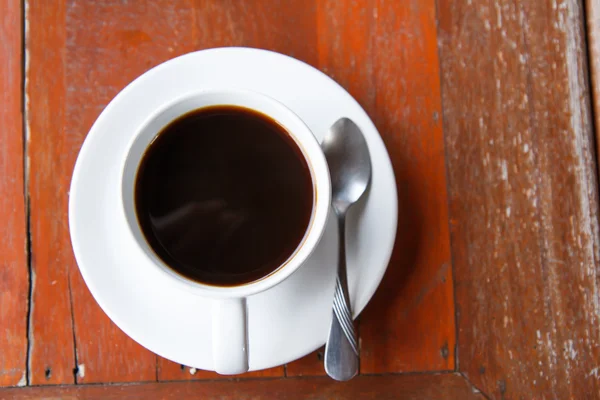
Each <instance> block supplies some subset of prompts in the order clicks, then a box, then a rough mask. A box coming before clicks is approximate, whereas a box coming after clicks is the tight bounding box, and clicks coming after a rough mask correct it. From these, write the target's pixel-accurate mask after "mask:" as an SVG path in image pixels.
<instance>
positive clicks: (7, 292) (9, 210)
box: [0, 0, 29, 386]
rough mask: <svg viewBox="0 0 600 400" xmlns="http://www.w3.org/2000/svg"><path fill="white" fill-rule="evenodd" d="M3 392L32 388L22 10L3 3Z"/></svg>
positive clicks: (0, 288)
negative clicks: (28, 385) (28, 384)
mask: <svg viewBox="0 0 600 400" xmlns="http://www.w3.org/2000/svg"><path fill="white" fill-rule="evenodd" d="M0 10H1V11H0V386H14V385H24V384H25V383H26V382H27V376H26V375H27V374H26V364H27V302H28V292H29V272H28V266H27V233H26V215H25V189H24V183H23V179H24V171H23V168H24V163H23V129H22V128H23V118H22V104H23V91H22V84H23V80H22V64H21V60H22V54H21V53H22V51H21V49H22V32H23V25H22V22H23V21H22V19H21V8H20V6H19V4H18V3H17V2H14V1H11V0H1V1H0Z"/></svg>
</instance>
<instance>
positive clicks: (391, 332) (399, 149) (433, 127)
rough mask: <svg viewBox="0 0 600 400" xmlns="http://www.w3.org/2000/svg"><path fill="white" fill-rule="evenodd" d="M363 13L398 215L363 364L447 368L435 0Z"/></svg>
mask: <svg viewBox="0 0 600 400" xmlns="http://www.w3.org/2000/svg"><path fill="white" fill-rule="evenodd" d="M359 4H362V3H359ZM366 13H367V15H368V16H370V18H373V22H372V29H371V32H370V37H371V40H372V43H371V44H370V46H371V54H370V56H368V58H364V59H363V60H361V62H360V63H359V65H362V64H364V65H365V66H366V67H367V68H369V67H370V68H372V77H371V79H370V80H364V79H361V80H358V81H359V82H361V84H362V85H368V86H367V87H368V88H369V90H370V91H371V92H372V93H374V100H373V103H372V104H373V105H372V106H368V103H367V111H368V112H369V113H370V115H371V116H372V118H373V119H374V121H375V124H376V125H377V127H378V129H379V131H380V133H381V135H382V137H383V140H384V142H385V144H386V146H387V149H388V152H389V153H390V156H391V159H392V163H393V165H394V171H395V174H396V182H397V186H398V200H399V202H398V208H399V217H398V233H397V237H396V247H395V249H394V253H393V255H392V260H391V263H390V265H389V267H388V272H387V273H386V276H385V277H384V280H383V282H382V285H381V286H380V288H379V289H378V291H377V293H376V294H375V297H374V299H373V300H372V301H371V303H370V304H369V305H368V306H367V309H366V310H365V312H364V314H363V315H362V316H361V318H360V321H361V327H360V333H361V340H362V344H361V372H364V373H379V372H386V371H396V372H401V371H425V370H450V369H454V366H455V364H454V347H455V324H454V322H455V319H454V299H453V284H452V269H451V258H450V239H449V230H448V204H447V203H448V202H447V193H446V172H445V166H444V165H445V162H444V138H443V132H442V123H441V118H440V116H441V96H440V81H439V62H438V52H437V41H436V27H435V25H436V22H435V3H434V1H433V0H431V1H423V0H411V1H401V2H397V1H377V2H373V6H372V8H370V9H367V11H366ZM332 43H335V42H334V41H332ZM354 50H355V49H348V50H347V51H348V52H349V53H352V52H354ZM365 57H366V56H365ZM334 58H335V57H334ZM338 69H339V70H341V71H344V70H346V68H345V66H344V65H341V64H340V65H338ZM343 81H344V80H343V79H342V82H343ZM371 95H373V94H371ZM358 98H359V101H361V100H363V99H362V97H361V96H358Z"/></svg>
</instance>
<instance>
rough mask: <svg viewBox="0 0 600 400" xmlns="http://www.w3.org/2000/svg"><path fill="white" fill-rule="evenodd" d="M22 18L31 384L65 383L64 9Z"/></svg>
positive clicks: (41, 7)
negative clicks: (28, 214)
mask: <svg viewBox="0 0 600 400" xmlns="http://www.w3.org/2000/svg"><path fill="white" fill-rule="evenodd" d="M25 17H26V24H27V28H28V30H27V37H26V44H27V66H28V69H27V71H26V79H27V86H26V96H27V109H26V113H27V128H28V136H29V142H28V146H27V148H28V159H29V173H28V180H29V183H28V190H29V196H30V221H31V222H30V229H31V269H32V285H33V289H32V290H33V293H32V298H31V319H30V321H31V324H30V329H31V331H30V338H31V341H30V344H29V345H30V360H29V361H30V371H29V373H30V383H31V384H34V385H39V384H66V383H73V382H74V377H73V368H74V367H75V352H74V344H73V325H72V320H71V302H70V299H69V270H70V269H72V268H76V266H75V263H74V261H73V256H72V254H71V244H70V241H69V233H68V226H67V218H66V214H67V191H68V187H69V177H70V173H71V169H72V165H71V163H70V162H69V160H70V158H71V157H73V153H74V149H73V147H72V144H71V141H72V139H71V138H72V136H69V135H66V134H65V129H64V128H65V124H64V122H65V107H64V99H65V70H64V57H65V42H66V34H65V4H63V2H60V1H57V2H52V3H49V2H29V4H28V7H26V15H25ZM67 157H69V160H68V159H67Z"/></svg>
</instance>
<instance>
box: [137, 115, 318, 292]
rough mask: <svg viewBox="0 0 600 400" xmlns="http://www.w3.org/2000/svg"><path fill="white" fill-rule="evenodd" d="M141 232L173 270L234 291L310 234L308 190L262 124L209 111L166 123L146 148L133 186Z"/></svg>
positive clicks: (272, 126)
mask: <svg viewBox="0 0 600 400" xmlns="http://www.w3.org/2000/svg"><path fill="white" fill-rule="evenodd" d="M135 205H136V211H137V217H138V221H139V224H140V226H141V229H142V232H143V233H144V236H145V237H146V240H147V241H148V243H149V245H150V246H151V247H152V249H153V250H154V252H155V253H156V254H157V255H158V256H159V257H160V258H161V259H162V260H163V261H164V262H165V264H167V265H168V266H169V267H170V268H172V269H173V270H174V271H176V272H178V273H179V274H181V275H183V276H185V277H188V278H190V279H193V280H195V281H198V282H201V283H206V284H210V285H218V286H233V285H240V284H244V283H249V282H253V281H256V280H258V279H260V278H262V277H264V276H266V275H269V274H270V273H271V272H273V271H275V270H276V269H277V268H278V267H279V266H280V265H281V264H282V263H284V262H285V261H286V260H287V259H288V258H289V257H290V256H291V255H292V254H293V253H294V251H295V250H296V249H297V247H298V245H299V244H300V242H301V241H302V239H303V237H304V234H305V232H306V230H307V228H308V224H309V220H310V216H311V213H312V207H313V184H312V180H311V176H310V171H309V168H308V165H307V162H306V160H305V158H304V156H303V155H302V152H301V151H300V149H299V148H298V146H297V145H296V143H295V142H294V141H293V140H292V139H291V137H290V136H289V134H288V133H287V132H286V131H285V129H283V127H281V126H280V125H279V124H277V123H276V122H275V121H273V120H272V119H270V118H269V117H267V116H265V115H262V114H260V113H257V112H255V111H252V110H248V109H245V108H241V107H234V106H215V107H209V108H203V109H200V110H196V111H193V112H190V113H188V114H186V115H183V116H182V117H180V118H179V119H177V120H175V121H173V122H172V123H171V124H170V125H168V126H167V127H166V128H165V129H163V131H162V132H160V133H159V134H158V136H157V137H156V139H155V140H154V141H153V142H152V144H151V145H150V146H149V147H148V149H147V150H146V153H145V154H144V156H143V157H142V161H141V163H140V166H139V169H138V172H137V178H136V187H135Z"/></svg>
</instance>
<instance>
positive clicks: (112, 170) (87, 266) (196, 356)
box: [69, 48, 398, 370]
mask: <svg viewBox="0 0 600 400" xmlns="http://www.w3.org/2000/svg"><path fill="white" fill-rule="evenodd" d="M214 88H243V89H249V90H254V91H257V92H262V93H264V94H266V95H269V96H271V97H274V98H275V99H277V100H279V101H281V102H283V103H284V104H285V105H287V106H288V107H289V108H291V109H292V110H293V111H294V112H295V113H296V114H298V115H299V116H300V118H302V119H303V120H304V122H305V123H306V124H307V125H308V126H309V128H311V130H312V131H313V132H314V134H315V135H316V136H317V138H318V139H319V140H321V139H322V138H323V136H324V134H325V132H326V131H327V129H328V128H329V127H330V126H331V125H332V124H333V123H334V122H335V121H336V120H337V119H339V118H341V117H349V118H350V119H352V120H353V121H354V122H356V124H357V125H358V126H359V127H360V128H361V129H362V131H363V132H364V135H365V136H366V139H367V142H368V145H369V150H370V152H371V161H372V164H373V177H372V183H371V188H370V191H369V192H368V193H367V195H366V196H365V198H364V199H363V200H362V201H361V203H359V204H358V205H356V206H355V207H354V208H353V209H352V210H351V212H350V215H349V221H348V223H347V229H348V234H347V247H346V248H347V251H348V254H347V266H348V279H349V287H350V292H351V300H352V304H353V309H354V314H355V316H356V315H358V313H360V311H361V310H362V309H363V308H364V307H365V305H366V304H367V302H368V301H369V300H370V299H371V297H372V295H373V293H374V292H375V290H376V288H377V286H378V285H379V283H380V281H381V278H382V277H383V274H384V272H385V270H386V267H387V264H388V262H389V259H390V256H391V252H392V247H393V244H394V239H395V235H396V224H397V207H398V206H397V194H396V184H395V179H394V173H393V170H392V165H391V162H390V158H389V156H388V154H387V151H386V149H385V147H384V144H383V141H382V140H381V137H380V136H379V133H378V132H377V129H376V128H375V126H374V125H373V123H372V122H371V120H370V119H369V117H368V116H367V114H366V113H365V112H364V110H363V109H362V108H361V107H360V105H359V104H358V103H357V102H356V101H355V100H354V99H353V98H352V96H350V94H348V92H346V91H345V90H344V89H343V88H342V87H341V86H339V85H338V84H337V83H335V82H334V81H333V80H331V79H330V78H329V77H327V76H326V75H325V74H323V73H321V72H320V71H318V70H316V69H314V68H313V67H311V66H309V65H307V64H304V63H302V62H300V61H298V60H295V59H293V58H290V57H287V56H284V55H281V54H277V53H273V52H269V51H264V50H256V49H248V48H222V49H212V50H205V51H199V52H195V53H191V54H187V55H184V56H181V57H178V58H175V59H173V60H170V61H168V62H166V63H164V64H161V65H159V66H158V67H156V68H154V69H152V70H150V71H148V72H146V73H145V74H144V75H142V76H141V77H139V78H138V79H136V80H135V81H134V82H132V83H131V84H130V85H129V86H127V87H126V88H125V89H124V90H123V91H122V92H121V93H119V94H118V95H117V96H116V97H115V98H114V100H113V101H112V102H111V103H110V104H109V105H108V106H107V107H106V109H105V110H104V111H103V113H102V114H101V116H100V117H99V118H98V120H97V121H96V123H95V124H94V126H93V127H92V129H91V130H90V133H89V134H88V136H87V138H86V142H85V144H84V146H83V148H82V151H81V153H80V155H79V158H78V160H77V164H76V166H75V171H74V179H73V181H74V182H77V184H74V185H72V187H71V193H70V203H69V223H70V227H71V232H75V235H76V236H77V237H75V236H73V237H72V242H73V247H74V251H75V257H76V259H77V262H78V264H79V268H80V270H81V273H82V275H83V277H84V279H85V282H86V283H87V285H88V287H89V289H90V291H91V292H92V294H93V296H94V297H95V299H96V301H97V302H98V304H100V306H101V307H102V309H103V310H104V311H105V312H106V314H107V315H108V316H109V317H110V318H111V319H112V320H113V321H114V322H115V323H116V324H117V325H118V326H119V328H121V329H122V330H123V331H124V332H125V333H126V334H128V335H129V336H131V337H132V338H133V339H134V340H135V341H137V342H138V343H140V344H141V345H142V346H144V347H146V348H148V349H149V350H151V351H153V352H155V353H157V354H159V355H161V356H163V357H165V358H168V359H170V360H172V361H175V362H177V363H180V364H184V365H188V366H191V367H196V368H200V369H205V370H212V369H213V357H212V343H211V318H210V301H209V300H207V299H205V298H201V297H197V296H195V295H193V294H191V293H187V292H175V291H173V290H171V289H169V288H166V287H165V288H157V287H156V285H153V284H152V282H151V281H152V280H151V279H144V278H141V279H140V278H139V276H142V277H144V273H143V271H142V273H141V274H140V271H139V266H137V265H136V263H135V260H133V259H132V258H131V255H130V254H128V252H127V251H124V250H123V249H121V248H120V246H119V234H118V232H115V229H114V228H113V229H112V230H111V227H113V226H114V225H113V224H112V223H111V220H113V221H114V214H115V211H114V210H115V208H116V207H118V199H119V196H118V182H119V174H120V165H118V164H119V163H118V162H117V160H119V159H120V158H119V157H120V154H122V152H124V151H125V150H126V146H127V145H128V143H129V140H130V138H131V136H132V134H133V133H134V132H136V131H137V129H138V128H139V127H140V126H141V125H142V124H143V123H144V120H145V118H146V116H148V115H150V114H152V112H153V111H154V110H156V109H157V108H158V107H160V105H162V104H164V103H165V102H169V101H171V100H173V99H175V98H177V97H180V96H181V95H183V94H185V93H187V92H192V91H197V90H200V89H214ZM75 178H77V179H75ZM336 260H337V232H336V230H335V225H334V221H333V218H330V221H329V225H328V226H327V229H326V231H325V234H324V236H323V239H322V241H321V242H320V244H319V246H318V248H317V250H315V252H314V253H313V255H312V256H311V257H310V259H309V261H308V262H307V263H306V264H305V265H303V266H302V267H301V268H300V269H299V270H298V271H297V272H296V273H295V274H294V275H292V276H291V277H290V278H288V279H287V280H286V281H285V282H283V283H282V284H280V285H278V286H276V287H275V288H273V289H270V290H268V291H265V292H262V293H260V294H257V295H254V296H252V297H250V298H249V299H248V302H247V305H248V341H249V346H248V348H249V365H250V369H251V370H258V369H264V368H270V367H274V366H277V365H281V364H284V363H287V362H290V361H293V360H295V359H297V358H299V357H302V356H303V355H305V354H308V353H310V352H311V351H314V350H315V349H317V348H318V347H320V346H321V345H323V343H324V342H325V339H326V337H327V333H328V329H329V325H330V321H331V304H332V299H333V291H334V290H333V289H334V281H335V272H336V265H337V264H336V262H337V261H336Z"/></svg>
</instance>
